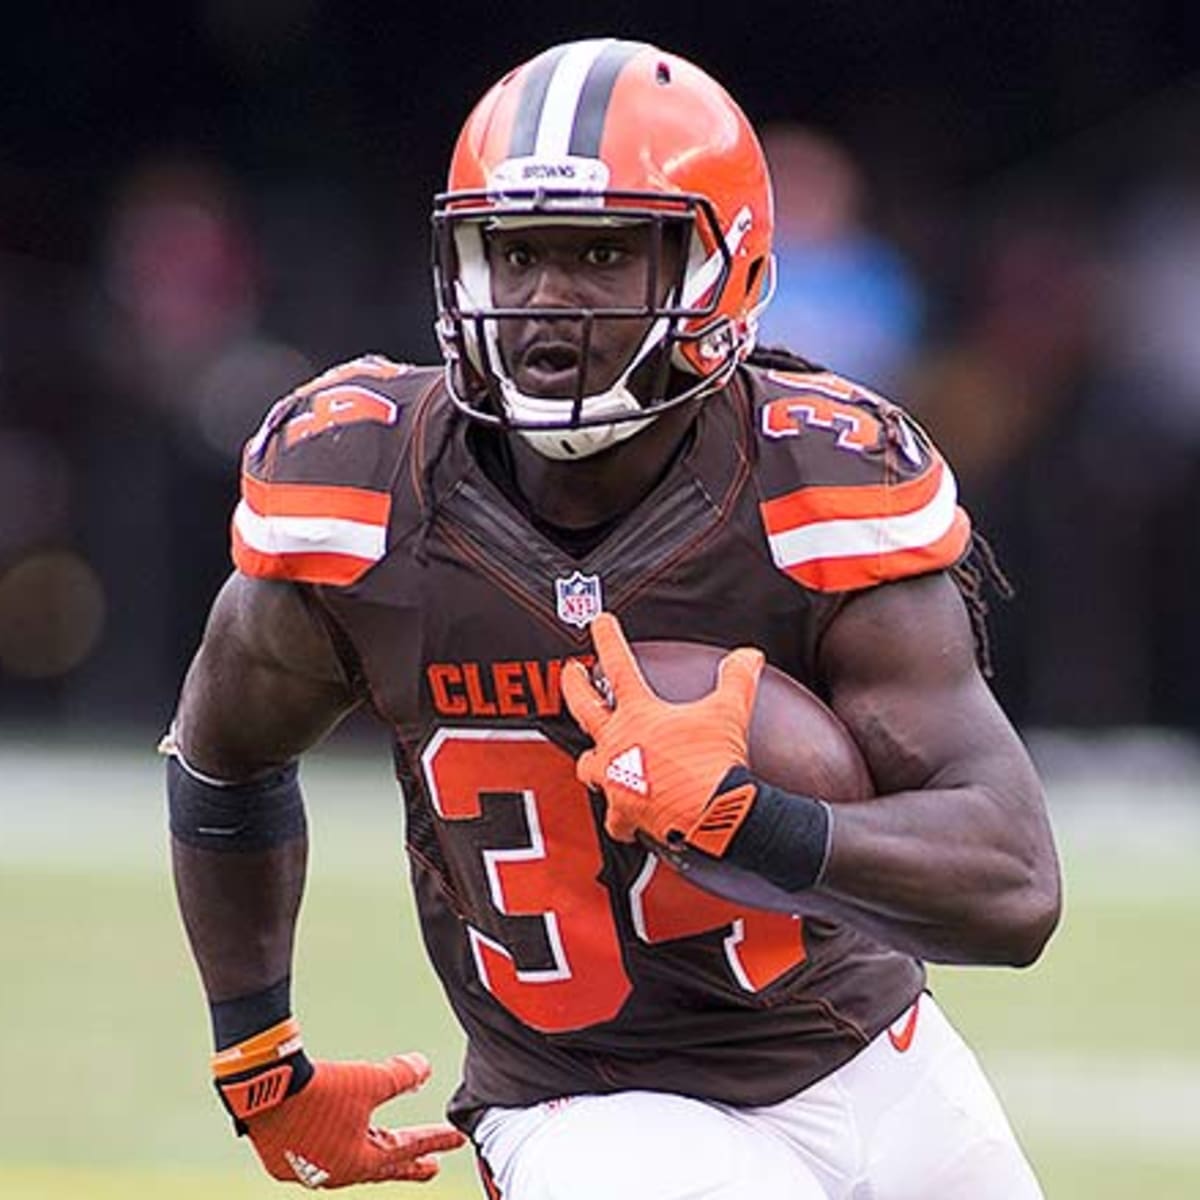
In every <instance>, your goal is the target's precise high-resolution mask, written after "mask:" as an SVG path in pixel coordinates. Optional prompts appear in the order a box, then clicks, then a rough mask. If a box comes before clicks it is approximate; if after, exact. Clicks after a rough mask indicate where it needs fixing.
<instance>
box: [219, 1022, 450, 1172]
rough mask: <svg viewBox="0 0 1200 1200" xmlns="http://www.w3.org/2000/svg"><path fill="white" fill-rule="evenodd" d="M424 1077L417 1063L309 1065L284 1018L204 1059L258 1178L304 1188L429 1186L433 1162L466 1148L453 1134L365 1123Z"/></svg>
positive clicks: (413, 1059) (296, 1031)
mask: <svg viewBox="0 0 1200 1200" xmlns="http://www.w3.org/2000/svg"><path fill="white" fill-rule="evenodd" d="M429 1075H430V1067H429V1063H428V1061H427V1060H426V1059H425V1057H424V1056H423V1055H420V1054H397V1055H395V1056H394V1057H392V1058H389V1059H388V1060H387V1061H386V1062H382V1063H370V1062H321V1061H317V1062H310V1061H309V1060H308V1059H307V1058H306V1057H305V1056H304V1052H303V1050H302V1049H301V1044H300V1026H299V1024H298V1023H297V1022H296V1021H295V1019H294V1018H290V1017H289V1018H288V1019H287V1020H286V1021H281V1022H280V1023H279V1024H278V1025H275V1026H273V1027H272V1028H270V1029H268V1030H265V1031H264V1032H263V1033H260V1034H256V1035H255V1036H254V1037H252V1038H248V1039H247V1040H246V1041H244V1042H240V1043H238V1045H236V1046H231V1047H230V1048H229V1049H227V1050H223V1051H221V1052H220V1053H218V1054H216V1055H215V1056H214V1057H213V1076H214V1082H215V1083H216V1086H217V1091H218V1092H219V1093H220V1095H221V1099H222V1100H223V1101H224V1103H225V1107H226V1108H227V1109H228V1110H229V1112H230V1113H231V1114H232V1116H233V1118H234V1121H235V1122H236V1123H237V1126H238V1131H239V1132H241V1133H246V1134H248V1135H249V1138H250V1141H251V1142H252V1143H253V1144H254V1149H255V1150H256V1151H257V1153H258V1157H259V1158H260V1159H262V1164H263V1166H264V1167H265V1168H266V1170H267V1172H268V1173H269V1174H270V1175H272V1176H273V1177H274V1178H275V1179H280V1180H285V1181H288V1182H291V1183H301V1184H303V1185H304V1186H305V1187H308V1188H338V1187H345V1186H347V1185H348V1184H352V1183H379V1182H383V1181H384V1180H389V1179H396V1180H412V1181H415V1182H421V1183H423V1182H425V1181H426V1180H429V1179H432V1178H433V1177H434V1176H435V1175H436V1174H437V1173H438V1162H437V1159H436V1158H434V1157H433V1155H435V1154H437V1153H438V1152H439V1151H444V1150H455V1149H457V1148H458V1147H459V1146H461V1145H462V1144H463V1142H464V1141H466V1139H465V1138H464V1137H463V1135H462V1134H461V1133H460V1132H459V1131H458V1130H457V1129H454V1128H453V1127H452V1126H450V1125H419V1126H413V1127H410V1128H405V1129H381V1128H379V1127H377V1126H374V1125H371V1124H370V1117H371V1113H372V1112H373V1111H374V1110H375V1109H376V1108H377V1107H378V1106H379V1105H380V1104H383V1103H384V1102H385V1101H387V1100H391V1099H392V1097H394V1096H399V1095H400V1094H402V1093H403V1092H411V1091H415V1090H416V1089H417V1088H419V1087H420V1086H421V1085H422V1084H423V1083H424V1082H425V1081H426V1080H427V1079H428V1078H429ZM297 1079H300V1080H302V1082H300V1083H299V1085H298V1087H297V1086H296V1082H295V1081H296V1080H297Z"/></svg>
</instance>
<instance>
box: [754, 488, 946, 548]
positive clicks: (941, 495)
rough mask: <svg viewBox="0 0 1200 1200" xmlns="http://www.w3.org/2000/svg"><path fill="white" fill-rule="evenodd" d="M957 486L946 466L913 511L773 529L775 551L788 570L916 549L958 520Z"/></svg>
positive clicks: (941, 534) (929, 543) (772, 545)
mask: <svg viewBox="0 0 1200 1200" xmlns="http://www.w3.org/2000/svg"><path fill="white" fill-rule="evenodd" d="M957 503H958V487H957V485H956V483H955V481H954V476H953V474H952V473H951V471H950V468H949V467H948V466H943V468H942V480H941V483H940V485H939V486H938V490H937V491H936V492H935V493H934V495H933V497H932V498H931V499H930V501H929V502H928V503H927V504H925V505H923V506H922V507H921V508H918V509H917V510H916V511H915V512H910V513H904V514H903V515H901V516H895V517H855V518H838V519H834V520H830V521H815V522H813V523H812V524H809V525H801V526H800V527H799V528H798V529H787V530H783V531H781V532H779V533H773V534H771V535H770V539H769V540H770V543H771V557H772V558H773V559H774V560H775V564H776V566H778V567H780V568H782V569H784V570H786V569H787V568H788V567H796V566H799V565H801V564H802V563H807V562H814V561H815V560H817V559H825V558H854V557H857V556H859V555H867V554H891V553H894V552H896V551H900V550H916V549H919V548H920V547H922V546H929V545H932V544H933V543H934V542H936V541H937V540H938V539H939V538H941V537H944V536H945V535H946V534H947V533H948V532H949V530H950V527H951V525H953V524H954V515H955V512H956V506H957Z"/></svg>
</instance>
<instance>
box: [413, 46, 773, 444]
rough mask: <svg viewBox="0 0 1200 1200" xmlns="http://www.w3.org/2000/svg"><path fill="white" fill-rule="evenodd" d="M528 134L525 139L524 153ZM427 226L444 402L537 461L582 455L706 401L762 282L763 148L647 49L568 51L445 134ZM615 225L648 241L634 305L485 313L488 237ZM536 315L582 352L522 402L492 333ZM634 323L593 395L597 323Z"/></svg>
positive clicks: (747, 324) (757, 302) (765, 261)
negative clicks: (552, 385) (562, 380)
mask: <svg viewBox="0 0 1200 1200" xmlns="http://www.w3.org/2000/svg"><path fill="white" fill-rule="evenodd" d="M598 78H599V79H600V80H601V83H602V84H604V85H605V86H607V88H608V90H607V91H604V90H603V88H602V87H600V86H599V85H597V84H596V80H597V79H598ZM564 80H565V82H563V81H564ZM531 95H532V96H533V97H534V99H533V100H532V101H531V100H530V96H531ZM539 97H540V107H538V106H537V105H538V102H539ZM554 103H557V104H558V105H559V106H560V107H559V108H555V107H552V105H553V104H554ZM534 109H536V115H535V118H531V117H530V112H531V111H533V110H534ZM564 114H565V116H564ZM568 118H570V119H568ZM572 122H573V123H572ZM531 124H532V125H533V126H536V130H537V133H536V137H533V138H532V143H531V144H527V143H529V142H530V138H529V136H528V129H529V127H530V126H531ZM581 128H583V129H584V131H585V135H587V134H588V132H589V131H590V136H591V143H590V144H580V143H581V142H583V143H587V141H588V138H587V136H582V137H581V135H580V132H579V131H580V129H581ZM522 129H525V130H526V135H525V139H526V140H525V143H522V141H521V137H522V136H523V135H522V133H521V131H522ZM547 129H549V131H550V132H547ZM568 135H569V140H568ZM529 149H532V150H533V151H534V153H520V151H522V150H529ZM580 150H584V151H588V153H579V151H580ZM697 184H699V185H700V186H695V185H697ZM472 185H475V186H472ZM628 185H633V186H628ZM433 224H434V280H435V290H436V299H437V306H438V324H437V331H438V336H439V340H440V342H441V344H442V349H443V353H444V354H445V357H446V377H447V384H448V387H449V390H450V394H451V396H452V398H453V400H454V402H455V403H456V404H457V405H458V406H459V408H460V409H462V410H463V411H464V412H466V413H467V414H468V415H469V416H471V417H472V418H474V419H476V420H479V421H482V422H485V423H487V424H491V425H494V426H498V427H501V428H508V429H513V430H516V431H518V432H520V433H521V434H522V435H523V436H525V437H526V438H527V439H528V440H529V441H530V442H531V444H533V445H534V447H535V448H536V449H538V450H540V451H541V452H542V453H545V454H547V455H549V456H551V457H556V458H575V457H585V456H587V455H589V454H594V453H596V452H598V451H599V450H601V449H604V448H606V447H607V446H609V445H612V444H614V443H615V442H617V441H621V440H624V438H626V437H629V436H631V435H632V434H633V433H636V432H637V431H638V430H640V429H642V428H644V426H645V425H646V424H647V423H648V422H649V420H652V419H653V418H654V417H655V416H656V415H658V414H659V413H660V412H662V411H665V410H666V409H668V408H673V407H676V406H678V405H680V404H683V403H686V402H687V401H689V400H692V399H694V398H696V397H698V396H701V395H704V394H705V393H707V392H711V391H714V390H716V389H717V388H719V387H720V386H722V385H723V384H724V383H725V382H726V381H727V380H728V378H729V376H730V375H731V374H732V372H733V370H734V369H735V367H736V366H737V364H738V362H740V361H741V360H742V359H743V358H744V357H745V355H746V354H748V353H749V350H750V349H751V348H752V346H753V337H754V327H755V324H756V319H757V313H758V311H759V310H760V309H761V307H762V303H763V301H762V300H761V296H762V294H763V291H764V285H765V283H766V281H767V277H769V276H770V274H771V271H770V269H769V256H770V236H771V198H770V185H769V181H768V179H767V174H766V165H765V161H764V160H763V157H762V151H761V149H760V148H759V146H758V142H757V139H756V138H755V136H754V134H753V131H752V130H751V129H750V126H749V124H748V122H747V121H746V119H745V117H744V116H743V115H742V113H741V111H740V110H739V109H738V108H737V106H736V105H735V104H734V103H733V101H732V100H730V99H729V97H728V96H727V95H726V94H725V93H724V91H723V90H722V89H721V88H720V87H719V85H717V84H716V83H715V82H714V81H713V80H711V79H710V78H709V77H708V76H707V75H705V74H704V73H703V72H701V71H699V70H698V69H697V68H695V67H693V66H691V64H689V63H686V62H685V61H684V60H682V59H678V58H675V57H674V56H671V55H666V54H663V53H662V52H661V51H658V50H656V49H655V48H654V47H651V46H646V45H643V44H641V43H630V42H618V41H615V40H612V39H609V40H604V41H594V42H582V43H573V44H570V45H567V46H561V47H555V48H553V49H551V50H549V51H546V52H545V53H544V54H542V55H540V56H539V57H538V58H536V59H534V60H532V61H531V62H530V63H527V64H525V66H524V67H520V68H518V69H517V70H516V71H514V72H512V73H510V74H509V75H508V76H506V77H505V79H504V80H502V81H501V83H499V84H497V85H496V87H494V88H493V89H492V90H491V91H490V92H489V93H488V94H487V96H485V97H484V99H483V101H481V102H480V104H479V105H478V106H477V107H476V109H475V111H474V112H473V113H472V115H471V117H470V118H469V120H468V122H467V125H466V127H465V128H464V130H463V133H462V135H461V136H460V138H459V143H458V146H457V147H456V150H455V154H454V159H453V162H452V165H451V171H450V188H449V190H447V191H446V192H444V193H442V194H440V195H439V196H437V197H436V199H435V203H434V214H433ZM630 224H637V225H642V226H645V227H647V228H648V229H649V231H650V235H649V238H650V240H649V245H650V252H649V254H648V261H649V267H648V271H647V275H646V287H645V295H644V296H643V297H642V298H641V301H640V302H638V303H625V304H622V305H620V306H607V307H599V306H594V307H557V306H556V307H552V308H548V307H537V308H534V307H521V306H508V307H505V306H502V305H499V304H497V303H496V301H495V298H494V295H493V280H492V277H491V270H490V267H489V263H488V254H487V240H486V239H487V237H488V235H489V233H490V232H492V231H495V230H504V229H513V228H518V229H519V228H521V227H523V226H528V227H535V226H540V227H544V226H553V225H566V226H571V227H580V228H584V229H586V228H591V229H603V228H604V227H610V228H611V227H614V226H621V225H630ZM668 276H670V277H669V278H668ZM534 319H540V320H547V319H552V320H553V321H554V322H555V324H556V325H557V324H558V323H559V322H563V323H569V324H571V325H576V324H577V327H578V332H577V334H575V335H573V336H574V337H575V338H576V339H577V341H578V344H579V345H580V347H581V348H582V356H581V362H580V364H579V367H578V370H577V371H576V373H575V386H574V388H573V389H570V391H571V394H569V395H565V394H564V395H562V396H556V397H535V396H529V395H526V394H524V393H522V392H521V391H520V390H519V389H518V388H517V387H516V384H515V383H514V381H513V380H512V378H511V377H510V374H509V370H508V368H507V367H506V365H505V362H504V358H503V355H502V354H501V352H500V332H499V331H500V328H501V322H504V321H509V322H512V321H517V320H534ZM634 321H636V322H640V323H641V324H642V325H643V326H644V328H645V331H646V332H645V334H644V336H643V337H642V339H641V341H640V343H639V344H638V345H637V347H636V349H635V350H634V351H633V353H632V355H631V357H630V359H629V361H628V362H627V363H626V364H625V367H624V369H623V370H622V371H621V372H620V374H619V378H618V379H617V380H616V382H615V383H612V384H611V385H610V386H607V387H605V388H604V389H603V390H600V391H593V390H592V384H591V383H590V382H589V380H588V362H587V358H588V354H587V348H588V346H589V345H591V344H592V341H593V338H594V336H595V334H596V331H597V328H598V323H599V322H606V323H607V322H634Z"/></svg>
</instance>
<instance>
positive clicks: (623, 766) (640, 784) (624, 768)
mask: <svg viewBox="0 0 1200 1200" xmlns="http://www.w3.org/2000/svg"><path fill="white" fill-rule="evenodd" d="M604 777H605V779H611V780H612V782H613V783H619V784H620V785H621V786H622V787H623V788H628V789H629V790H630V791H631V792H637V794H638V795H639V796H645V795H647V794H648V793H649V791H650V788H649V785H648V784H647V783H646V769H645V767H644V765H643V763H642V749H641V747H640V746H630V747H629V749H628V750H624V751H622V752H621V753H620V754H618V755H617V757H616V758H614V759H613V760H612V762H610V763H609V764H608V770H607V771H605V772H604Z"/></svg>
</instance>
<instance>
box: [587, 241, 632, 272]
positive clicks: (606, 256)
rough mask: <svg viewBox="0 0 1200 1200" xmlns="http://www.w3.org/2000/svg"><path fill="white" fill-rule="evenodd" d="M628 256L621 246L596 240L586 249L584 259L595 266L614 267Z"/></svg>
mask: <svg viewBox="0 0 1200 1200" xmlns="http://www.w3.org/2000/svg"><path fill="white" fill-rule="evenodd" d="M627 257H628V255H627V253H626V252H625V250H624V248H623V247H621V246H617V245H614V244H613V243H612V242H594V243H593V244H592V245H590V246H589V247H588V248H587V250H585V251H584V255H583V261H584V262H586V263H587V264H588V265H589V266H593V267H614V266H616V265H617V263H619V262H623V261H624V260H625V259H626V258H627Z"/></svg>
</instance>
